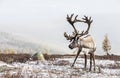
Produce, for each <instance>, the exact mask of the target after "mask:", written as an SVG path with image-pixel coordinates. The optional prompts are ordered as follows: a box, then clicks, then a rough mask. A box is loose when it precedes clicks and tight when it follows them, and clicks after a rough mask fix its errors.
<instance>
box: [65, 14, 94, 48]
mask: <svg viewBox="0 0 120 78" xmlns="http://www.w3.org/2000/svg"><path fill="white" fill-rule="evenodd" d="M73 15H74V14H71V16H69V15H67V17H66V19H67V21H68V22H69V23H70V25H72V27H73V29H74V31H73V34H72V35H68V34H67V33H66V32H64V37H65V38H66V39H67V40H70V42H71V43H70V44H69V48H70V49H73V48H76V47H81V46H80V42H79V41H78V39H79V38H80V37H82V36H84V35H87V34H88V33H89V29H90V25H91V23H92V22H93V20H91V17H89V18H88V17H87V16H84V17H83V18H82V20H78V19H77V17H78V15H76V16H75V18H74V19H73V20H72V17H73ZM76 22H83V23H87V24H88V28H87V30H86V31H84V30H83V31H82V32H81V33H79V31H77V29H76V28H75V26H74V23H76Z"/></svg>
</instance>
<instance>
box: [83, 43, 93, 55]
mask: <svg viewBox="0 0 120 78" xmlns="http://www.w3.org/2000/svg"><path fill="white" fill-rule="evenodd" d="M81 46H82V47H83V48H82V52H83V53H85V54H88V53H90V52H94V50H95V44H93V43H91V42H89V43H81Z"/></svg>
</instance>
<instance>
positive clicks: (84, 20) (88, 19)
mask: <svg viewBox="0 0 120 78" xmlns="http://www.w3.org/2000/svg"><path fill="white" fill-rule="evenodd" d="M82 19H83V21H81V22H84V23H87V24H88V28H87V30H86V31H85V32H84V31H82V32H81V33H80V35H81V36H83V35H86V34H88V33H89V29H90V25H91V23H92V22H93V20H91V17H89V18H88V17H87V16H84V18H82Z"/></svg>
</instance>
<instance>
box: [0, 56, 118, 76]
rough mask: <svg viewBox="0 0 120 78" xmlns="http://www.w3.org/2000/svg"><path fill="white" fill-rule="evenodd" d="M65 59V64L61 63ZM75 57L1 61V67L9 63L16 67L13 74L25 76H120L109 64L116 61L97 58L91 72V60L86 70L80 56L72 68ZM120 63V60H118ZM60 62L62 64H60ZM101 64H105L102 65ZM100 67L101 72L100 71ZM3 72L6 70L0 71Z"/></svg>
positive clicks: (12, 71)
mask: <svg viewBox="0 0 120 78" xmlns="http://www.w3.org/2000/svg"><path fill="white" fill-rule="evenodd" d="M62 61H64V62H66V63H65V65H64V63H62V64H63V65H61V64H60V63H61V62H62ZM73 61H74V58H58V59H56V60H54V61H45V60H44V61H40V60H39V61H28V62H26V63H17V62H14V63H12V64H11V65H9V64H6V63H4V62H0V67H1V66H4V65H7V66H8V67H14V68H16V69H15V70H10V72H11V73H12V74H14V75H15V74H17V73H18V72H19V73H20V74H21V75H22V76H23V77H24V78H30V77H32V78H120V69H112V68H108V67H107V66H109V65H110V64H111V65H115V64H116V61H111V60H96V71H93V69H92V71H91V72H89V71H88V69H89V60H88V65H87V70H86V71H85V70H84V59H83V58H78V59H77V61H76V63H75V66H74V67H73V68H71V64H72V63H73ZM56 63H57V64H56ZM117 63H119V64H120V61H117ZM59 64H60V65H59ZM100 66H103V68H102V67H100ZM99 67H100V69H101V72H99ZM1 73H5V72H0V75H2V74H1Z"/></svg>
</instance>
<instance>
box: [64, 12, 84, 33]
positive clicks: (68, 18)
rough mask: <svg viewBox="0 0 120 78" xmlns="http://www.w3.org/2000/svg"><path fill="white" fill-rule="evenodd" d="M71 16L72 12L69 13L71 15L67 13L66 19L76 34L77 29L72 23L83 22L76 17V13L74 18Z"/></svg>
mask: <svg viewBox="0 0 120 78" xmlns="http://www.w3.org/2000/svg"><path fill="white" fill-rule="evenodd" d="M73 16H74V14H71V16H69V15H67V17H66V19H67V21H68V22H69V23H70V24H71V25H72V27H73V29H74V31H75V33H76V34H78V31H77V29H76V28H75V26H74V23H76V22H83V21H81V20H78V19H77V17H78V15H76V16H75V18H74V19H73V20H72V17H73Z"/></svg>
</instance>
